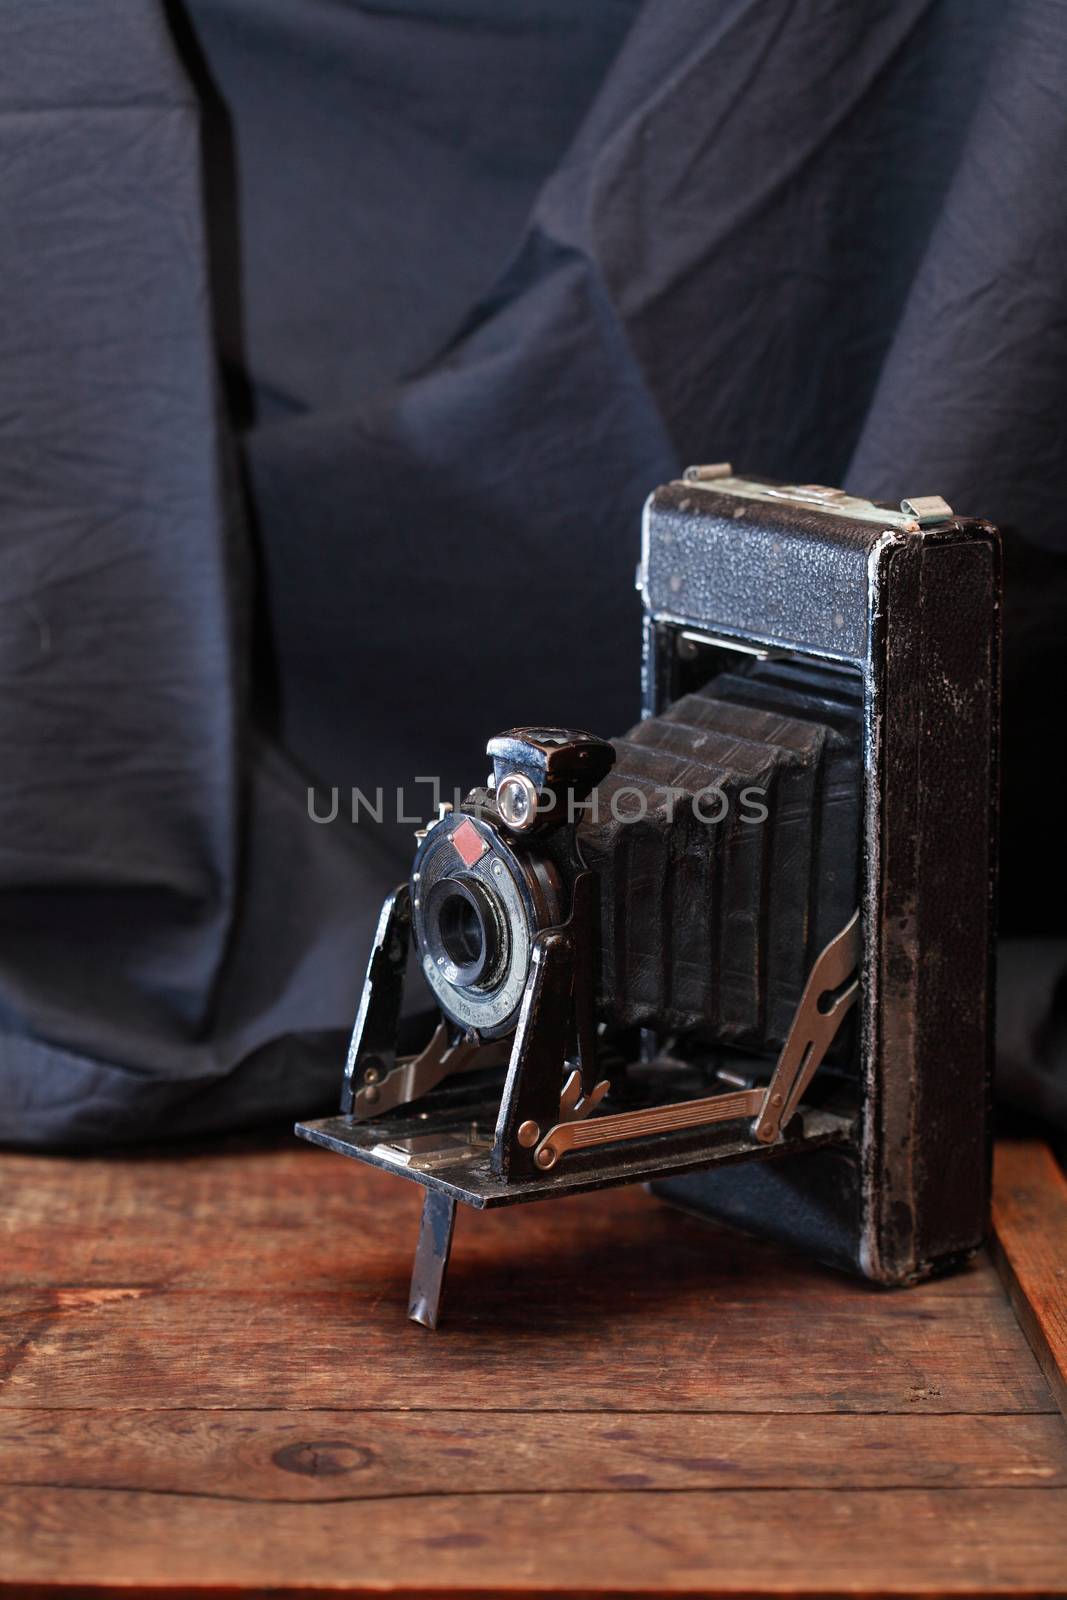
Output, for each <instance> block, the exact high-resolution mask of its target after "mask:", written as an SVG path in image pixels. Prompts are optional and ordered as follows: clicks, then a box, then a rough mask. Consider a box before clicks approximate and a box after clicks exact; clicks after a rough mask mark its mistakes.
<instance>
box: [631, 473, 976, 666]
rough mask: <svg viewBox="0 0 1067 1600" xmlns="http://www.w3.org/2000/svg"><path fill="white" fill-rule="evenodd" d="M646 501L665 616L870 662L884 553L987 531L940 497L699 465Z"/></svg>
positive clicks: (648, 566) (645, 560)
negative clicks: (852, 489) (883, 498)
mask: <svg viewBox="0 0 1067 1600" xmlns="http://www.w3.org/2000/svg"><path fill="white" fill-rule="evenodd" d="M690 474H691V475H687V476H686V478H684V479H681V480H678V481H676V482H674V483H669V484H666V485H665V486H664V487H663V488H661V489H658V490H657V491H656V492H655V494H653V495H652V496H651V497H650V499H649V501H648V503H647V505H646V508H645V519H644V539H643V548H642V559H641V566H640V569H639V574H638V586H639V588H640V590H641V592H642V595H643V598H644V602H645V606H646V608H647V609H648V610H649V611H650V612H651V613H652V614H653V615H654V616H656V617H657V618H659V619H661V620H664V621H677V622H679V623H682V624H684V625H686V626H691V627H695V628H699V629H702V630H704V631H708V632H721V633H723V634H726V635H730V636H734V637H738V638H743V639H747V640H751V641H753V642H756V643H760V644H765V645H768V646H770V647H772V648H775V647H777V648H784V649H800V650H804V651H810V652H815V653H818V654H820V655H824V656H827V657H829V658H831V659H834V660H839V661H848V662H853V663H857V664H862V663H863V662H864V661H865V660H866V657H867V654H868V648H869V638H870V631H869V628H870V615H871V612H872V611H873V610H874V609H875V608H876V606H877V593H878V586H879V581H880V576H881V572H882V568H883V564H884V562H885V561H886V560H887V559H889V558H890V556H891V554H892V551H893V550H894V549H895V548H899V547H900V546H901V545H902V544H908V543H910V542H911V541H913V540H920V541H922V542H928V541H930V542H941V541H951V540H958V539H960V538H973V537H976V536H978V537H986V536H987V535H988V530H987V526H986V524H984V523H980V522H974V521H971V520H969V519H965V518H959V517H956V516H955V515H954V513H953V512H952V510H951V508H950V507H949V506H948V505H946V504H945V502H944V501H943V500H940V499H938V498H937V497H925V498H916V499H914V500H909V501H905V502H903V503H902V505H901V506H900V507H899V508H896V509H895V508H893V507H891V506H880V505H878V504H877V503H876V502H873V501H870V500H861V499H858V498H857V497H855V496H852V495H847V494H845V493H844V492H843V491H841V490H836V489H824V488H821V487H819V486H817V485H788V484H775V483H770V482H765V481H761V480H759V479H748V478H738V477H734V476H733V475H732V474H730V473H729V472H728V469H719V468H691V469H690Z"/></svg>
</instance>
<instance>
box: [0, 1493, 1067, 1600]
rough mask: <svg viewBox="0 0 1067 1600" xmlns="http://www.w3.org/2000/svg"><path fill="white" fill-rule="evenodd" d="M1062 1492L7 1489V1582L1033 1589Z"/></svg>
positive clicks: (537, 1589) (404, 1591) (409, 1590)
mask: <svg viewBox="0 0 1067 1600" xmlns="http://www.w3.org/2000/svg"><path fill="white" fill-rule="evenodd" d="M1065 1526H1067V1490H1064V1489H1044V1490H1036V1489H1032V1490H1024V1491H1017V1492H1016V1493H1013V1494H1006V1493H1004V1492H1003V1491H972V1490H961V1491H958V1492H952V1491H944V1490H941V1491H933V1490H929V1489H917V1490H910V1491H909V1490H887V1491H881V1490H873V1491H869V1492H861V1493H851V1494H841V1495H827V1494H826V1493H825V1492H824V1491H823V1490H821V1489H820V1490H808V1491H797V1490H788V1491H781V1490H769V1491H766V1492H764V1493H753V1492H750V1491H740V1492H731V1491H724V1492H723V1493H720V1494H708V1493H704V1492H700V1491H698V1492H696V1493H675V1492H671V1491H668V1492H665V1493H662V1494H648V1493H646V1492H642V1491H637V1492H634V1493H619V1492H616V1493H613V1494H601V1493H579V1494H569V1495H558V1494H537V1495H530V1494H519V1495H500V1494H496V1495H463V1494H457V1495H440V1496H437V1495H435V1496H430V1497H427V1498H425V1499H420V1500H418V1501H416V1502H412V1501H410V1500H402V1501H399V1502H392V1503H388V1502H386V1503H382V1502H377V1503H374V1504H364V1505H353V1504H352V1503H350V1502H345V1503H342V1504H339V1505H338V1504H334V1505H331V1504H325V1503H322V1502H312V1503H307V1504H302V1505H278V1504H271V1505H270V1507H269V1510H268V1514H267V1515H264V1511H263V1508H262V1507H259V1506H249V1505H242V1504H238V1503H234V1502H231V1501H219V1500H211V1499H202V1500H194V1499H183V1498H175V1497H173V1496H168V1495H152V1494H127V1493H117V1494H116V1493H106V1492H101V1491H98V1490H86V1491H70V1490H53V1489H11V1490H8V1491H7V1492H6V1494H5V1496H4V1499H3V1502H2V1504H0V1548H2V1549H3V1550H4V1551H5V1552H6V1553H5V1555H4V1556H3V1558H2V1559H3V1561H4V1563H5V1567H6V1572H7V1576H8V1580H9V1582H12V1583H18V1582H22V1583H27V1582H39V1583H40V1582H49V1583H55V1584H67V1585H69V1584H86V1583H95V1584H98V1585H107V1584H124V1585H125V1584H128V1583H129V1582H130V1581H131V1580H132V1581H135V1582H136V1583H138V1584H140V1585H142V1586H148V1585H151V1586H153V1587H156V1588H157V1589H158V1590H159V1591H160V1592H162V1593H168V1594H174V1593H181V1592H182V1591H186V1592H188V1591H189V1590H190V1589H192V1588H193V1587H194V1586H196V1585H203V1584H210V1585H212V1586H215V1587H220V1588H221V1587H226V1586H240V1587H242V1588H245V1589H249V1588H250V1589H252V1590H254V1591H261V1590H262V1589H264V1588H269V1589H270V1590H272V1591H274V1590H276V1589H277V1588H283V1589H289V1590H294V1591H299V1590H301V1589H306V1588H307V1587H316V1586H318V1587H320V1588H323V1589H325V1588H331V1589H332V1588H334V1587H335V1586H336V1587H343V1588H345V1589H346V1590H347V1591H348V1592H349V1593H352V1592H356V1593H362V1594H372V1593H377V1592H380V1591H381V1590H382V1589H384V1590H386V1591H387V1592H388V1593H390V1594H391V1595H397V1594H400V1595H420V1596H422V1595H426V1596H431V1595H432V1596H437V1597H439V1595H440V1591H441V1590H442V1589H443V1590H445V1591H446V1592H452V1593H458V1594H467V1595H469V1594H501V1593H507V1594H508V1595H510V1596H515V1595H516V1594H519V1595H522V1594H539V1595H543V1594H544V1593H545V1592H546V1591H547V1592H549V1593H556V1594H565V1595H567V1596H570V1597H576V1596H585V1595H590V1596H594V1595H595V1596H598V1597H603V1596H604V1595H605V1594H609V1595H611V1594H614V1595H630V1596H633V1595H649V1594H662V1593H672V1594H678V1593H683V1594H688V1595H707V1594H723V1593H729V1594H733V1595H737V1594H746V1595H766V1594H782V1593H787V1594H807V1595H819V1596H823V1597H826V1596H830V1595H834V1594H846V1593H847V1594H851V1595H854V1594H855V1593H857V1591H858V1592H860V1593H863V1592H867V1593H877V1594H897V1595H899V1594H911V1595H915V1594H930V1593H938V1594H961V1595H975V1594H1012V1593H1014V1594H1016V1595H1019V1594H1027V1595H1037V1594H1042V1595H1053V1594H1058V1593H1061V1592H1063V1588H1064V1585H1067V1545H1065V1541H1064V1527H1065Z"/></svg>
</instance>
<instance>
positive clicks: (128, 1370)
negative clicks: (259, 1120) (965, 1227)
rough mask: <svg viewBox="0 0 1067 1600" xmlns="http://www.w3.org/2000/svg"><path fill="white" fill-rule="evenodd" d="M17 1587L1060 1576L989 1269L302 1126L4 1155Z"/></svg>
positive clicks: (393, 1592) (1061, 1485) (438, 1588)
mask: <svg viewBox="0 0 1067 1600" xmlns="http://www.w3.org/2000/svg"><path fill="white" fill-rule="evenodd" d="M0 1185H2V1187H3V1192H4V1195H5V1206H4V1208H3V1212H2V1214H0V1237H2V1241H3V1243H2V1248H0V1590H3V1591H4V1592H5V1593H6V1594H7V1595H9V1596H11V1595H20V1594H25V1595H29V1594H31V1593H32V1594H34V1595H37V1596H40V1595H41V1594H42V1593H49V1592H50V1593H52V1594H58V1593H59V1592H62V1593H63V1594H64V1595H65V1596H68V1597H69V1596H70V1595H72V1594H74V1593H76V1592H82V1591H84V1592H85V1593H86V1594H89V1593H93V1594H100V1593H101V1592H103V1591H106V1590H108V1589H111V1588H114V1587H121V1588H122V1590H123V1592H124V1594H126V1595H127V1596H128V1597H130V1596H133V1595H134V1594H136V1593H142V1594H144V1595H160V1596H162V1595H167V1596H171V1595H175V1596H176V1595H194V1594H195V1595H198V1596H199V1597H200V1600H206V1596H207V1595H208V1594H222V1593H226V1594H227V1595H230V1596H232V1595H233V1594H234V1593H235V1591H245V1592H252V1593H256V1594H260V1593H263V1592H265V1591H268V1590H269V1591H270V1592H271V1593H273V1594H279V1593H283V1592H284V1593H287V1594H293V1595H298V1594H299V1595H302V1596H308V1595H311V1594H322V1595H326V1594H336V1593H338V1592H345V1593H356V1594H364V1595H368V1596H369V1595H377V1596H381V1595H382V1594H383V1593H384V1594H387V1595H388V1596H389V1597H390V1600H402V1597H403V1596H405V1595H410V1596H416V1595H418V1596H426V1597H427V1600H429V1597H431V1596H433V1597H434V1600H444V1597H445V1596H448V1595H457V1596H458V1595H489V1594H494V1595H495V1594H506V1595H508V1596H509V1597H510V1600H519V1597H521V1596H524V1595H530V1596H533V1595H537V1596H539V1597H544V1596H545V1595H547V1594H566V1595H569V1596H584V1595H589V1596H590V1597H592V1596H597V1597H598V1600H606V1597H607V1596H609V1595H611V1594H617V1595H619V1596H622V1595H626V1596H629V1597H631V1600H633V1597H636V1596H639V1595H642V1596H643V1595H652V1594H656V1595H669V1594H685V1595H689V1596H694V1595H698V1594H699V1595H716V1594H729V1595H732V1596H735V1597H736V1596H739V1595H742V1594H752V1595H757V1594H758V1595H764V1594H765V1595H772V1594H774V1595H780V1594H784V1593H790V1594H806V1595H825V1596H829V1595H834V1594H846V1593H847V1594H850V1595H855V1594H857V1593H866V1594H909V1595H917V1594H935V1593H936V1594H960V1595H963V1594H967V1595H976V1594H1011V1595H1015V1596H1022V1595H1031V1596H1033V1595H1036V1594H1057V1593H1063V1594H1067V1427H1065V1425H1064V1422H1063V1419H1062V1417H1061V1416H1060V1414H1059V1412H1058V1410H1057V1409H1056V1404H1055V1401H1054V1399H1053V1397H1052V1394H1051V1393H1050V1390H1049V1388H1048V1385H1047V1383H1046V1382H1045V1379H1044V1378H1043V1376H1042V1374H1041V1371H1040V1369H1039V1367H1038V1365H1037V1363H1036V1362H1035V1360H1034V1357H1033V1355H1032V1354H1031V1352H1030V1349H1029V1347H1028V1346H1027V1343H1026V1340H1025V1338H1024V1337H1023V1334H1022V1332H1021V1331H1020V1329H1019V1327H1018V1324H1017V1322H1016V1320H1015V1317H1014V1316H1013V1314H1012V1311H1011V1307H1010V1305H1009V1303H1008V1300H1007V1298H1006V1296H1005V1294H1004V1292H1003V1289H1002V1287H1001V1284H1000V1282H999V1280H998V1278H997V1275H996V1273H995V1271H994V1270H993V1268H992V1267H991V1265H990V1263H989V1262H988V1260H987V1259H985V1258H982V1259H980V1260H979V1261H978V1262H976V1263H975V1264H973V1265H972V1266H971V1267H970V1268H969V1269H968V1270H967V1271H966V1272H965V1273H963V1274H961V1275H960V1276H958V1277H957V1278H953V1279H946V1280H944V1281H942V1282H935V1283H929V1284H924V1285H920V1286H919V1287H917V1288H915V1289H912V1290H908V1291H902V1292H884V1291H879V1290H877V1289H873V1288H871V1287H869V1286H866V1285H864V1284H862V1283H858V1282H854V1281H853V1280H850V1279H848V1278H846V1277H843V1276H840V1275H838V1274H835V1273H832V1272H829V1271H826V1270H824V1269H822V1268H819V1267H817V1266H814V1265H813V1264H811V1263H810V1262H807V1261H805V1260H803V1259H801V1258H800V1257H793V1256H789V1255H787V1254H786V1253H784V1252H782V1251H779V1250H777V1249H775V1248H774V1247H772V1246H769V1245H764V1244H758V1243H756V1242H754V1241H752V1240H746V1239H744V1238H743V1237H741V1236H739V1235H736V1234H730V1233H727V1232H724V1231H721V1230H718V1229H715V1228H711V1227H708V1226H707V1225H705V1224H703V1223H701V1222H699V1221H698V1220H696V1219H694V1218H692V1217H687V1216H683V1215H680V1214H679V1213H676V1212H672V1211H670V1210H669V1209H667V1208H666V1207H664V1206H662V1205H660V1204H659V1203H657V1202H655V1201H653V1200H651V1199H650V1198H649V1197H647V1196H646V1195H644V1194H643V1193H641V1192H639V1191H631V1192H625V1191H616V1192H612V1193H610V1194H605V1195H588V1196H583V1197H581V1198H579V1199H574V1200H571V1201H568V1202H566V1203H560V1204H557V1205H553V1204H545V1205H541V1206H530V1207H524V1208H521V1209H520V1210H517V1211H514V1212H510V1213H508V1212H501V1213H496V1214H493V1215H489V1216H475V1215H472V1214H462V1215H461V1222H460V1227H459V1229H458V1230H457V1245H456V1254H455V1270H454V1275H453V1279H452V1282H451V1284H450V1300H449V1305H448V1311H449V1318H448V1321H447V1322H446V1323H445V1324H444V1325H443V1327H442V1331H441V1332H440V1333H439V1334H437V1335H430V1334H427V1333H426V1332H425V1331H424V1330H423V1329H420V1328H417V1327H415V1326H413V1325H412V1324H410V1323H408V1321H407V1319H406V1317H405V1314H404V1312H405V1306H406V1287H407V1277H408V1271H409V1267H410V1252H411V1249H412V1247H413V1243H414V1235H415V1228H416V1223H417V1216H418V1200H419V1197H418V1195H417V1194H415V1193H414V1192H413V1191H412V1190H411V1188H410V1187H409V1186H408V1185H406V1184H404V1183H402V1182H398V1181H397V1180H395V1179H391V1178H390V1177H389V1176H388V1175H386V1174H381V1173H377V1172H373V1171H371V1170H369V1169H365V1168H359V1167H356V1166H354V1165H353V1164H351V1163H348V1162H344V1161H342V1160H340V1159H338V1158H334V1157H331V1156H328V1155H325V1154H324V1153H322V1152H318V1151H311V1150H306V1149H304V1148H302V1147H300V1146H297V1145H295V1144H294V1145H292V1146H289V1145H288V1144H286V1145H283V1146H281V1147H263V1146H259V1147H256V1146H241V1147H238V1148H233V1147H230V1148H228V1149H223V1150H222V1151H221V1152H220V1151H216V1152H215V1153H211V1152H209V1151H205V1152H201V1153H192V1154H190V1153H184V1154H182V1153H177V1152H168V1153H166V1154H161V1153H158V1152H149V1153H144V1154H141V1155H138V1156H136V1157H125V1158H120V1159H118V1160H110V1161H105V1160H96V1159H92V1160H77V1159H51V1158H49V1159H45V1160H42V1159H37V1158H28V1157H21V1156H3V1157H0Z"/></svg>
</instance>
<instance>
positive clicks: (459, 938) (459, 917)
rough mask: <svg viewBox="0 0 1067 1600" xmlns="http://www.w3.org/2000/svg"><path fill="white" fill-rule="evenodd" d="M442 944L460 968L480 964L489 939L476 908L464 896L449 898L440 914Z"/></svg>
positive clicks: (451, 895) (457, 895)
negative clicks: (483, 931)
mask: <svg viewBox="0 0 1067 1600" xmlns="http://www.w3.org/2000/svg"><path fill="white" fill-rule="evenodd" d="M438 923H439V926H440V929H441V943H442V944H443V945H444V947H445V954H446V955H447V956H448V958H449V960H450V961H454V962H455V963H456V966H457V967H466V966H470V964H471V963H472V962H474V961H480V960H481V956H482V950H483V948H484V946H485V939H484V937H483V935H482V924H481V920H480V918H479V916H478V913H477V911H476V910H475V909H474V906H473V905H472V904H471V902H470V901H469V900H468V899H467V898H466V896H465V895H461V894H449V895H448V896H446V898H445V899H444V900H443V901H442V903H441V909H440V911H439V912H438Z"/></svg>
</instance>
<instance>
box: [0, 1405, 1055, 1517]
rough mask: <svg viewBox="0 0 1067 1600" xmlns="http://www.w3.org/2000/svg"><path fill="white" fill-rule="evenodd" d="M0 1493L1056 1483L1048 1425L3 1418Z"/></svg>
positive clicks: (249, 1496) (393, 1417) (323, 1415)
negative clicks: (3, 1487) (16, 1488)
mask: <svg viewBox="0 0 1067 1600" xmlns="http://www.w3.org/2000/svg"><path fill="white" fill-rule="evenodd" d="M0 1484H14V1485H22V1486H27V1485H32V1486H34V1487H38V1488H45V1487H51V1488H64V1487H65V1488H81V1489H115V1490H130V1489H138V1490H144V1491H150V1492H153V1493H156V1494H174V1495H182V1494H185V1495H210V1496H213V1497H215V1498H224V1499H234V1500H259V1501H290V1500H298V1501H303V1500H369V1499H383V1498H384V1499H402V1498H404V1497H407V1496H420V1497H421V1496H429V1495H435V1494H436V1495H447V1494H449V1493H452V1492H454V1491H455V1490H456V1488H457V1485H460V1484H461V1485H462V1488H463V1492H464V1493H465V1494H490V1493H496V1494H517V1493H521V1492H525V1493H530V1494H533V1493H548V1492H568V1493H579V1492H583V1491H594V1490H600V1491H604V1492H611V1491H612V1490H616V1489H618V1490H634V1489H689V1490H696V1489H789V1488H794V1489H819V1488H821V1489H824V1490H834V1491H836V1492H847V1491H850V1490H855V1489H887V1488H943V1489H981V1488H986V1489H992V1488H1001V1489H1004V1490H1018V1489H1022V1488H1026V1487H1027V1486H1038V1487H1042V1488H1050V1487H1051V1488H1065V1487H1067V1428H1065V1427H1064V1425H1063V1422H1062V1420H1061V1418H1060V1417H1059V1416H1058V1415H1056V1414H1051V1415H1046V1416H1012V1417H1001V1416H986V1417H961V1416H922V1415H917V1416H884V1415H882V1416H864V1415H851V1416H849V1415H843V1416H819V1417H813V1416H805V1415H803V1414H800V1415H792V1416H773V1415H767V1416H743V1417H739V1416H715V1415H702V1416H693V1415H676V1414H666V1415H657V1416H650V1415H647V1414H640V1413H639V1414H635V1415H629V1416H612V1415H607V1416H605V1415H603V1414H591V1413H585V1414H573V1413H572V1414H569V1415H560V1414H555V1415H549V1414H545V1413H537V1412H532V1413H529V1414H527V1415H525V1416H521V1415H516V1414H515V1413H507V1414H501V1413H499V1412H484V1411H466V1412H464V1411H457V1412H440V1411H416V1412H373V1411H360V1410H354V1411H305V1412H292V1411H17V1410H16V1411H0Z"/></svg>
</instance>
